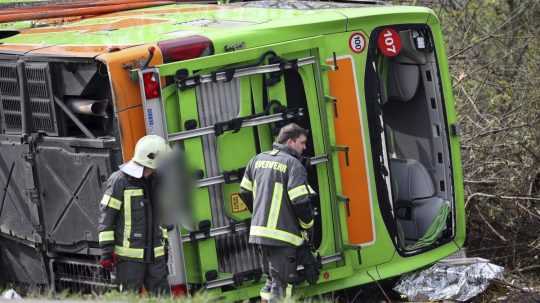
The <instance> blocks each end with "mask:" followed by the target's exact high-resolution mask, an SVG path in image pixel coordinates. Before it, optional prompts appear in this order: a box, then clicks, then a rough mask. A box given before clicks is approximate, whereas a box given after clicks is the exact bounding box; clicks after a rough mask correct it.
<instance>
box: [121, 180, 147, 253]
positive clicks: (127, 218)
mask: <svg viewBox="0 0 540 303" xmlns="http://www.w3.org/2000/svg"><path fill="white" fill-rule="evenodd" d="M142 195H143V190H142V189H126V190H124V203H126V205H124V241H123V243H122V244H123V245H124V247H129V244H130V243H129V237H130V236H131V198H132V197H135V196H142Z"/></svg>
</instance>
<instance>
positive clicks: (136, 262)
mask: <svg viewBox="0 0 540 303" xmlns="http://www.w3.org/2000/svg"><path fill="white" fill-rule="evenodd" d="M169 151H170V147H169V145H168V144H167V142H166V141H165V140H164V139H163V138H161V137H159V136H156V135H148V136H144V137H142V138H141V139H140V140H139V141H138V142H137V144H136V146H135V152H134V156H133V158H132V159H131V160H130V161H129V162H127V163H125V164H123V165H121V166H120V170H118V171H116V172H114V173H113V174H112V175H111V176H110V177H109V179H108V181H107V187H106V189H105V193H104V195H103V198H102V199H101V203H100V217H99V226H98V232H99V244H100V247H101V249H102V256H101V259H100V263H101V265H102V266H103V267H104V268H106V269H108V270H112V269H113V268H114V267H116V275H117V280H118V282H119V284H120V285H121V289H122V290H130V291H138V290H140V289H141V288H142V287H143V286H144V287H145V289H146V290H148V291H150V292H151V293H154V294H157V293H165V292H168V291H169V287H168V283H167V275H168V271H167V257H166V256H167V254H166V237H167V232H166V230H165V229H164V228H162V227H160V225H159V223H158V221H159V220H158V214H157V205H156V204H157V203H155V201H156V197H155V189H153V188H154V187H155V182H154V179H155V178H154V172H155V169H156V167H157V165H158V162H159V161H160V159H162V158H163V156H164V155H165V154H167V153H168V152H169Z"/></svg>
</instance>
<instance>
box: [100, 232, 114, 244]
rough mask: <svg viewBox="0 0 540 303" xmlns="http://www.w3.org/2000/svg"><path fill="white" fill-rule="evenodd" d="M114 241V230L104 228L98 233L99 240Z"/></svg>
mask: <svg viewBox="0 0 540 303" xmlns="http://www.w3.org/2000/svg"><path fill="white" fill-rule="evenodd" d="M109 241H114V231H113V230H106V231H102V232H100V233H99V242H100V243H101V242H109Z"/></svg>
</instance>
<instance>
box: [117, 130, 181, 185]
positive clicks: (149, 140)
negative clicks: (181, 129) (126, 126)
mask: <svg viewBox="0 0 540 303" xmlns="http://www.w3.org/2000/svg"><path fill="white" fill-rule="evenodd" d="M169 151H171V147H170V146H169V144H167V141H165V139H163V138H162V137H160V136H156V135H147V136H144V137H142V138H140V139H139V141H137V144H136V145H135V153H134V155H133V158H131V161H129V162H127V163H126V164H124V165H121V166H120V169H121V170H122V171H123V172H125V173H127V174H128V175H130V176H132V177H135V178H141V177H142V175H143V170H144V167H148V168H151V169H156V168H157V166H158V163H159V161H160V160H161V159H162V158H163V156H164V155H165V154H167V153H168V152H169Z"/></svg>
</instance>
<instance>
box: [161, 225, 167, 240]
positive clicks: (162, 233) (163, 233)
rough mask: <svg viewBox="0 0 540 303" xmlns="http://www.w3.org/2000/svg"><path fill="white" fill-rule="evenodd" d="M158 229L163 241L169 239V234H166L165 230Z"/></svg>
mask: <svg viewBox="0 0 540 303" xmlns="http://www.w3.org/2000/svg"><path fill="white" fill-rule="evenodd" d="M159 228H161V236H162V237H163V239H169V233H168V232H167V229H166V228H163V227H159Z"/></svg>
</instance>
